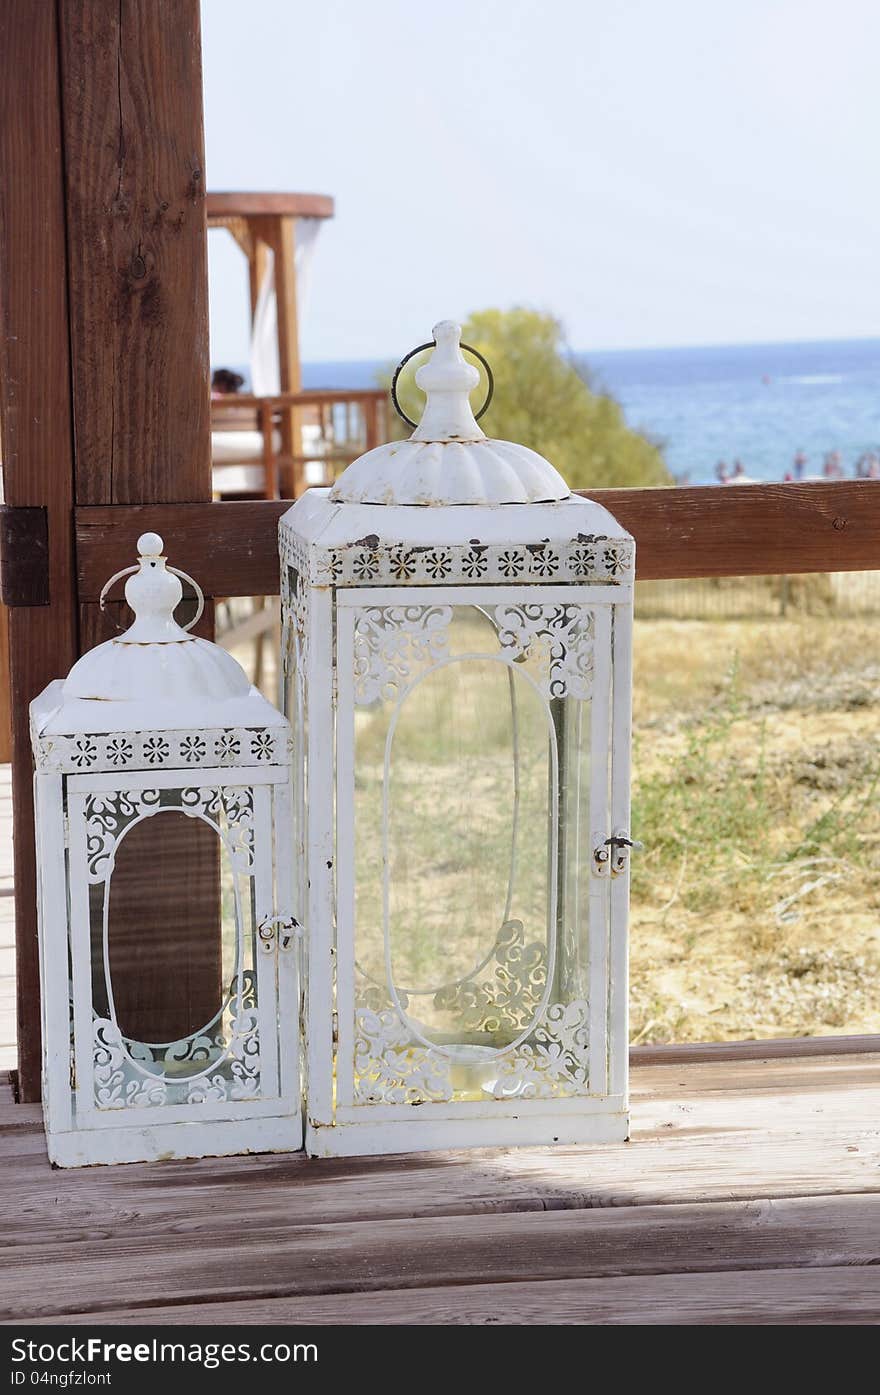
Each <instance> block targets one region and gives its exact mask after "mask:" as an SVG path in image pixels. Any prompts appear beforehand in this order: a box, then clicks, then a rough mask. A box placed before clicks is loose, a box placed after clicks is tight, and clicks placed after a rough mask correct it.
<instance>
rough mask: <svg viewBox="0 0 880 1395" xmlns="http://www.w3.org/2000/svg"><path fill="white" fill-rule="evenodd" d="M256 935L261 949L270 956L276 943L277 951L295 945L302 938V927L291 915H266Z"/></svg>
mask: <svg viewBox="0 0 880 1395" xmlns="http://www.w3.org/2000/svg"><path fill="white" fill-rule="evenodd" d="M257 934H258V935H259V937H260V944H261V945H262V947H263V949H264V950H265V951H266V953H267V954H271V953H272V950H273V948H274V947H275V945H276V943H277V945H278V947H279V949H290V948H291V947H292V946H293V945H295V944H296V942H297V940H298V939H301V938H302V926H301V925H300V923H299V921H298V920H297V919H296V917H295V916H292V915H267V916H265V917H264V918H263V919H262V920H261V921H260V924H259V927H258V929H257Z"/></svg>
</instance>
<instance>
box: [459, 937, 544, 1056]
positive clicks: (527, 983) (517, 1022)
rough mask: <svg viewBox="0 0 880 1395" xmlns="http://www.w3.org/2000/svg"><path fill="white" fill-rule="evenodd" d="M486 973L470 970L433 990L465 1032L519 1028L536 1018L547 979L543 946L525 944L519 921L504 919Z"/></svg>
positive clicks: (540, 943)
mask: <svg viewBox="0 0 880 1395" xmlns="http://www.w3.org/2000/svg"><path fill="white" fill-rule="evenodd" d="M482 968H483V971H484V972H485V970H486V969H487V968H488V969H489V974H490V976H489V977H487V978H483V977H480V976H476V975H472V976H470V977H467V978H463V979H460V980H459V981H458V982H457V983H451V984H447V985H445V986H444V987H442V988H439V989H437V991H436V992H435V993H434V1000H433V1001H434V1006H435V1008H438V1009H441V1010H443V1011H445V1012H448V1013H450V1014H451V1016H452V1018H453V1020H454V1021H455V1023H456V1026H458V1027H460V1028H461V1029H462V1030H464V1031H466V1032H489V1033H492V1032H501V1031H504V1030H505V1029H508V1030H514V1031H517V1032H519V1031H522V1029H523V1028H524V1027H527V1026H528V1024H529V1023H530V1022H531V1021H533V1020H534V1018H535V1015H536V1013H537V1012H538V1011H539V1009H540V1006H541V1000H542V998H543V996H544V990H545V988H546V984H547V946H546V944H545V943H544V942H543V941H540V940H533V941H532V942H530V943H529V944H526V937H525V930H524V928H523V923H522V921H521V920H506V921H505V922H504V924H503V925H502V927H501V929H500V930H499V932H498V936H497V938H496V940H495V946H494V952H493V955H492V958H491V960H490V961H489V963H488V964H486V965H483V966H482Z"/></svg>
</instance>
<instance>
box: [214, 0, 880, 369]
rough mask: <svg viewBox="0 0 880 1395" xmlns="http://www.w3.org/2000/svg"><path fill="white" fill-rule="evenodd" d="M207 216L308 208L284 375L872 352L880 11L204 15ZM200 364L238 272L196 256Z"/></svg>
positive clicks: (847, 4) (877, 325) (539, 6)
mask: <svg viewBox="0 0 880 1395" xmlns="http://www.w3.org/2000/svg"><path fill="white" fill-rule="evenodd" d="M202 31H203V34H202V37H203V65H204V85H205V139H206V166H207V175H208V188H209V189H266V190H269V189H278V190H295V191H300V192H316V193H327V194H332V195H333V196H334V198H335V200H336V216H335V218H334V219H333V220H332V221H330V222H327V223H325V225H324V227H323V228H322V231H321V235H320V238H319V240H318V243H317V246H316V249H315V255H314V260H313V265H312V272H311V285H310V291H309V297H308V302H307V304H306V305H305V307H304V310H303V314H302V324H301V342H302V355H303V358H304V359H307V360H319V361H320V360H340V359H341V360H345V359H359V358H364V359H368V358H372V359H375V358H385V359H393V358H395V357H400V356H401V355H402V353H403V352H405V350H406V349H407V348H409V347H411V346H413V345H415V344H418V343H421V342H422V341H423V340H425V339H426V338H430V329H431V326H432V325H433V324H434V323H435V322H436V321H437V320H439V319H447V318H459V319H463V318H466V316H467V315H468V313H469V312H471V311H473V310H478V309H483V308H486V307H488V306H497V307H502V308H505V307H509V306H513V305H527V306H530V307H534V308H536V309H540V310H546V311H550V312H552V313H553V314H555V315H556V316H557V317H558V318H559V319H560V320H561V321H562V322H563V325H564V326H565V330H566V335H567V339H568V342H569V344H570V345H571V346H572V347H573V348H575V349H578V350H584V351H589V350H590V349H593V350H596V349H615V348H636V347H650V346H672V345H692V344H725V343H753V342H760V341H774V340H801V339H824V338H849V337H859V336H871V335H877V334H880V276H878V250H880V178H878V155H877V151H878V145H880V142H878V134H880V81H878V75H877V74H878V69H877V55H878V53H880V3H877V0H614V3H608V0H540V2H539V3H536V0H443V2H442V3H432V4H425V3H419V2H418V0H248V3H246V4H244V3H242V0H203V4H202ZM209 271H210V279H211V336H212V361H213V362H214V363H215V364H217V363H222V362H229V363H244V362H246V361H247V357H248V327H247V291H246V273H245V266H244V261H243V258H242V256H241V254H240V253H239V252H238V251H237V249H236V248H235V245H234V243H233V242H232V240H231V238H229V236H228V234H226V233H223V232H219V231H217V232H213V233H212V234H211V235H210V237H209Z"/></svg>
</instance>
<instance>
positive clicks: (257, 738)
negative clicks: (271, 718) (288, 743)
mask: <svg viewBox="0 0 880 1395" xmlns="http://www.w3.org/2000/svg"><path fill="white" fill-rule="evenodd" d="M272 750H273V741H272V733H271V732H270V731H257V732H254V733H253V735H252V736H251V755H252V756H253V757H254V759H255V760H271V759H272Z"/></svg>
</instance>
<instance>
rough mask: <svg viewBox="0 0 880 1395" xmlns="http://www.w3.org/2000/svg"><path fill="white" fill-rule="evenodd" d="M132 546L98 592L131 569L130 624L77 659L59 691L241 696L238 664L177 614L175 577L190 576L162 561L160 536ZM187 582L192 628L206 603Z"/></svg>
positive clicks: (101, 695) (106, 697) (93, 695)
mask: <svg viewBox="0 0 880 1395" xmlns="http://www.w3.org/2000/svg"><path fill="white" fill-rule="evenodd" d="M137 546H138V562H137V565H136V566H134V567H127V568H126V569H125V571H124V572H118V573H117V575H116V576H115V577H113V578H111V581H109V582H108V583H107V585H106V586H105V587H104V593H103V595H106V593H107V591H108V589H109V587H110V586H111V584H112V582H113V581H116V580H117V579H119V578H120V577H122V576H124V575H125V574H126V573H128V574H129V576H128V581H127V582H126V583H125V599H126V600H127V601H128V604H129V605H130V606H131V608H132V610H133V611H134V617H135V618H134V623H133V624H132V625H130V626H129V628H128V629H127V630H125V631H124V632H123V633H122V634H119V635H116V636H115V637H114V638H113V639H109V640H107V641H106V643H104V644H99V645H98V646H97V648H95V649H90V650H89V652H88V653H87V654H83V656H82V658H81V659H78V660H77V661H76V663H75V664H74V666H73V668H72V669H71V670H70V673H69V674H68V675H67V678H66V679H65V682H64V696H65V697H66V698H88V699H90V700H91V701H97V702H132V701H134V700H138V701H143V700H145V699H151V700H153V701H159V702H164V701H168V700H169V699H172V700H174V699H181V698H188V699H191V698H209V699H211V700H212V701H222V700H223V699H224V698H234V697H244V696H246V695H247V693H248V692H249V691H250V683H249V682H248V679H247V675H246V673H245V671H244V669H243V668H242V667H241V664H239V663H238V662H237V661H236V660H235V659H234V658H233V657H232V655H231V654H227V652H226V650H225V649H221V648H220V646H219V645H217V644H212V643H211V642H210V641H209V640H207V639H199V638H197V637H196V636H195V635H191V634H189V633H188V632H187V629H183V628H182V627H181V626H180V625H178V623H177V621H176V620H175V619H174V611H175V609H176V608H177V606H178V605H179V604H180V602H181V600H182V599H183V587H182V586H181V584H180V577H181V576H183V577H185V579H186V580H188V581H191V580H192V579H191V578H190V577H187V576H186V573H185V572H178V571H177V570H176V569H175V568H173V567H169V566H168V565H167V561H166V558H165V556H164V554H163V546H164V544H163V542H162V539H161V538H160V537H159V535H158V533H143V534H142V535H141V537H140V538H138V545H137ZM192 585H193V586H194V587H195V589H196V591H197V592H198V595H199V610H198V614H197V615H196V617H195V619H194V620H192V621H190V627H191V626H192V625H194V624H195V621H196V620H197V619H198V615H200V614H201V610H202V605H203V598H202V594H201V591H200V590H199V589H198V587H196V586H195V582H192ZM103 595H102V601H103ZM188 628H189V627H188Z"/></svg>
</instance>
